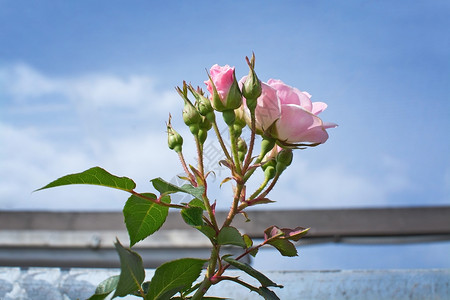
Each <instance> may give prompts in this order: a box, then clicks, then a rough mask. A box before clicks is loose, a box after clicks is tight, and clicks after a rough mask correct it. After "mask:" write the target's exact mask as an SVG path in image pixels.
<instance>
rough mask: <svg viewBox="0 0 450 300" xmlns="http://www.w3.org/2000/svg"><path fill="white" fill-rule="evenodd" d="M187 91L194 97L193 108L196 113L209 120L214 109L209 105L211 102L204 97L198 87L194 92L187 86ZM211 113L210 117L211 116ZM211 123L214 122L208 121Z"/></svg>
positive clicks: (190, 86)
mask: <svg viewBox="0 0 450 300" xmlns="http://www.w3.org/2000/svg"><path fill="white" fill-rule="evenodd" d="M188 89H189V90H190V91H191V93H192V95H193V96H194V97H195V100H196V101H195V107H196V108H197V110H198V112H199V113H200V114H201V115H202V116H205V117H206V116H207V117H208V118H209V119H210V118H211V117H212V116H215V115H214V109H213V107H212V105H211V101H210V100H209V99H208V98H206V97H205V96H204V93H203V91H202V89H201V88H200V87H198V88H197V90H194V88H193V87H192V85H189V86H188ZM211 113H212V116H211ZM210 121H211V122H212V121H214V119H213V120H210Z"/></svg>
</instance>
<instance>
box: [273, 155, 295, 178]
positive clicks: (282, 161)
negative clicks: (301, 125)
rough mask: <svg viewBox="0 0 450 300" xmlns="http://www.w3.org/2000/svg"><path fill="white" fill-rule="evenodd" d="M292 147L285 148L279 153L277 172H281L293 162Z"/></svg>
mask: <svg viewBox="0 0 450 300" xmlns="http://www.w3.org/2000/svg"><path fill="white" fill-rule="evenodd" d="M292 158H293V154H292V149H283V150H281V151H280V153H278V155H277V159H276V160H277V166H276V169H277V173H278V174H281V173H283V171H284V170H286V168H287V167H288V166H289V165H290V164H291V163H292Z"/></svg>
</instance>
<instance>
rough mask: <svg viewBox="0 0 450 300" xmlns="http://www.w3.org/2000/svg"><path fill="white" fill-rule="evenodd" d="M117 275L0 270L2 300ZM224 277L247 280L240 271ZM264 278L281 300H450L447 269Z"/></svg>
mask: <svg viewBox="0 0 450 300" xmlns="http://www.w3.org/2000/svg"><path fill="white" fill-rule="evenodd" d="M118 272H119V271H118V270H114V269H70V270H60V269H57V268H31V269H28V270H20V269H19V268H0V299H1V300H13V299H14V300H17V299H37V300H41V299H42V300H44V299H45V300H53V299H55V300H56V299H86V298H88V297H89V296H90V295H92V293H93V292H94V290H95V287H96V285H97V284H98V283H99V282H101V281H102V280H104V279H106V278H108V277H109V276H113V275H117V274H118ZM153 273H154V270H147V271H146V275H147V278H146V280H150V278H151V277H152V276H153ZM227 274H228V275H230V276H240V277H241V278H246V279H248V276H247V275H246V274H243V273H241V272H239V271H229V272H227ZM266 275H267V276H268V277H270V278H271V279H272V280H273V281H275V282H276V283H278V284H282V285H284V288H283V289H278V288H274V289H273V290H274V291H276V293H277V295H278V296H279V297H280V298H281V299H377V300H378V299H408V300H409V299H450V269H444V270H370V271H363V270H361V271H352V270H346V271H295V272H266ZM249 281H251V282H253V281H252V280H249ZM255 284H256V283H255ZM209 294H210V295H214V296H221V297H229V298H232V299H237V300H247V299H248V300H250V299H262V298H260V296H258V295H256V294H255V293H249V292H248V290H246V289H245V288H242V287H241V286H239V285H236V284H234V283H232V282H221V283H220V284H219V285H217V286H213V287H212V288H211V291H210V293H209ZM127 299H137V298H136V297H131V296H130V297H128V298H127Z"/></svg>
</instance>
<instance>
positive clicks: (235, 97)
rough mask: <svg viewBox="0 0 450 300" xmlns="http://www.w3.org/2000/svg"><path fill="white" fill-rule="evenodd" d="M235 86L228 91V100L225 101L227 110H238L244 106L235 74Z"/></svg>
mask: <svg viewBox="0 0 450 300" xmlns="http://www.w3.org/2000/svg"><path fill="white" fill-rule="evenodd" d="M233 77H234V80H233V84H232V85H231V87H230V90H229V91H228V95H227V99H226V101H225V108H226V109H237V108H239V107H240V106H241V105H242V93H241V90H240V89H239V84H238V82H237V81H236V74H235V73H234V72H233Z"/></svg>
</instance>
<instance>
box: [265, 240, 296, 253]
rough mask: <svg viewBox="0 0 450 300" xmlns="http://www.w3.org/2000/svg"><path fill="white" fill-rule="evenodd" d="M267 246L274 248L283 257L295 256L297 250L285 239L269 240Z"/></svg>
mask: <svg viewBox="0 0 450 300" xmlns="http://www.w3.org/2000/svg"><path fill="white" fill-rule="evenodd" d="M267 244H270V245H272V246H274V247H275V248H276V249H277V250H278V251H280V253H281V255H283V256H297V249H296V248H295V246H294V244H292V243H291V242H290V241H288V240H286V239H275V240H271V241H269V242H267Z"/></svg>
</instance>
